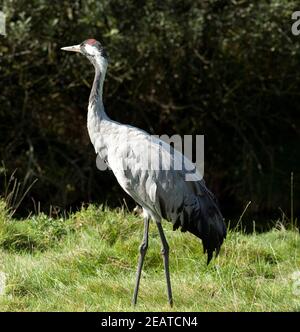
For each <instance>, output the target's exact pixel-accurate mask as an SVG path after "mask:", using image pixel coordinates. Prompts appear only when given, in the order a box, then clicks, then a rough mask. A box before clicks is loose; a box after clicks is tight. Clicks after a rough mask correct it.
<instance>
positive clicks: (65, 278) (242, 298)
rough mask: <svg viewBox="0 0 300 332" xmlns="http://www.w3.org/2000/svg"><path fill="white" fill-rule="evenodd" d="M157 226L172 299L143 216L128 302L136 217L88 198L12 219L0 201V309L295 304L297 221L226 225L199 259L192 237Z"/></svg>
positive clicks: (155, 239)
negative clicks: (67, 207)
mask: <svg viewBox="0 0 300 332" xmlns="http://www.w3.org/2000/svg"><path fill="white" fill-rule="evenodd" d="M164 228H165V232H166V236H167V238H168V241H169V245H170V270H171V280H172V287H173V297H174V307H173V308H172V309H171V308H170V307H169V306H168V304H167V296H166V284H165V279H164V271H163V264H162V257H161V255H160V240H159V236H158V234H157V230H156V228H155V225H151V227H150V243H149V249H148V252H147V256H146V261H145V266H144V270H143V274H142V280H141V286H140V293H139V298H138V305H137V306H136V307H135V308H134V307H132V306H131V297H132V292H133V288H134V282H135V271H136V264H137V259H138V247H139V244H140V242H141V238H142V232H143V225H142V221H141V218H139V217H136V216H134V215H132V214H130V213H127V212H124V211H121V210H120V211H116V210H109V209H108V208H103V207H96V206H94V205H90V206H88V207H87V208H82V210H81V211H79V212H77V213H75V214H73V215H70V216H69V218H68V219H63V218H62V219H52V218H50V217H48V216H46V215H44V214H39V215H38V216H32V217H30V218H28V219H26V220H15V219H12V218H10V217H9V214H8V211H7V209H6V207H5V204H4V203H3V202H2V201H0V272H4V273H5V276H6V288H5V292H4V294H3V295H0V311H160V312H162V311H172V310H173V311H299V310H300V295H298V296H297V295H296V294H295V282H297V281H295V277H293V276H295V272H297V271H299V270H300V242H299V232H298V231H297V230H296V229H294V230H287V229H284V228H283V227H281V228H280V229H273V230H271V231H269V232H267V233H262V234H255V233H254V234H250V235H246V234H244V233H242V232H237V231H235V232H233V231H230V232H229V234H228V238H227V239H226V241H225V244H224V245H223V247H222V250H221V253H220V256H219V257H218V258H217V259H215V260H214V261H213V262H212V263H211V264H210V265H209V266H208V267H207V266H206V264H205V262H206V258H205V257H204V255H203V252H202V246H201V245H200V243H199V241H198V239H197V238H195V237H194V236H192V235H190V234H188V233H181V232H178V231H176V232H173V231H172V229H171V225H170V224H169V223H166V222H165V223H164ZM293 273H294V274H293ZM293 278H294V279H293ZM293 290H294V291H293Z"/></svg>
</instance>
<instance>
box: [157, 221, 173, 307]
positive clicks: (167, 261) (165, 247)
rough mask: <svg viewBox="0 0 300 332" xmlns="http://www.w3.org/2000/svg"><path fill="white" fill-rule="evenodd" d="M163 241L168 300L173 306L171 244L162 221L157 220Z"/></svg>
mask: <svg viewBox="0 0 300 332" xmlns="http://www.w3.org/2000/svg"><path fill="white" fill-rule="evenodd" d="M156 225H157V228H158V231H159V235H160V239H161V243H162V250H161V253H162V255H163V258H164V268H165V275H166V281H167V290H168V300H169V304H170V306H171V307H172V306H173V298H172V289H171V280H170V272H169V245H168V242H167V240H166V237H165V234H164V230H163V228H162V225H161V223H160V222H156Z"/></svg>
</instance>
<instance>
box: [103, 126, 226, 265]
mask: <svg viewBox="0 0 300 332" xmlns="http://www.w3.org/2000/svg"><path fill="white" fill-rule="evenodd" d="M126 130H127V131H128V130H129V132H127V133H126V142H124V141H120V140H119V141H118V142H115V144H114V145H111V146H113V151H108V162H109V165H110V167H111V169H112V171H113V172H114V174H115V176H116V178H117V180H118V182H119V183H120V185H121V186H122V188H123V189H124V190H125V191H126V192H127V193H128V194H129V195H130V196H132V197H133V198H134V199H135V200H136V202H137V203H139V204H140V205H141V206H143V207H145V208H147V209H148V210H150V211H152V212H153V214H154V216H159V217H162V218H164V219H166V220H168V221H171V222H172V223H173V229H174V230H175V229H178V228H179V227H181V231H183V232H185V231H189V232H191V233H192V234H194V235H196V236H197V237H199V238H201V239H202V243H203V247H204V251H205V252H207V254H208V263H209V261H210V260H211V258H212V255H213V252H214V251H216V255H217V254H218V253H219V250H220V247H221V245H222V243H223V240H224V238H225V237H226V227H225V224H224V221H223V217H222V215H221V212H220V210H219V208H218V205H217V202H216V199H215V197H214V195H213V194H212V193H211V192H210V191H209V190H208V189H207V187H206V185H205V182H204V180H203V178H202V176H201V174H199V172H198V171H197V170H194V173H191V171H190V170H191V169H192V168H193V167H192V166H193V164H192V163H191V161H189V160H188V159H187V158H185V157H184V156H183V155H182V154H181V153H180V152H178V151H176V150H174V149H173V148H172V147H170V145H169V144H166V143H165V142H163V141H161V140H159V139H157V138H153V137H152V136H150V135H148V134H147V133H146V132H144V131H142V130H139V129H136V128H134V127H129V129H128V127H126ZM180 164H181V165H182V169H178V168H179V167H178V165H180ZM176 165H177V166H176ZM187 174H189V178H191V177H192V178H193V181H186V175H187Z"/></svg>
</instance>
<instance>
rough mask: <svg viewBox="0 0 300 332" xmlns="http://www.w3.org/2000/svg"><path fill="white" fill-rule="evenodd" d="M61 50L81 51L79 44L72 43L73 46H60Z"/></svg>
mask: <svg viewBox="0 0 300 332" xmlns="http://www.w3.org/2000/svg"><path fill="white" fill-rule="evenodd" d="M61 50H63V51H69V52H78V53H81V49H80V45H73V46H67V47H62V48H61Z"/></svg>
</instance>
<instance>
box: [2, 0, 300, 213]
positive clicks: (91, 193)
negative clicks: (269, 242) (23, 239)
mask: <svg viewBox="0 0 300 332" xmlns="http://www.w3.org/2000/svg"><path fill="white" fill-rule="evenodd" d="M0 4H1V2H0ZM297 5H298V7H297ZM0 9H2V10H3V11H4V12H5V14H6V15H7V36H5V37H3V36H0V78H1V81H0V160H1V161H3V163H2V168H1V174H0V181H1V182H0V190H1V193H4V191H5V186H7V183H6V184H5V173H6V177H8V176H9V175H10V174H11V173H12V172H13V171H14V170H15V169H17V171H16V173H15V176H16V177H18V178H19V179H22V182H21V184H20V193H22V192H24V191H25V189H26V188H27V187H28V186H29V185H30V183H32V181H33V180H34V179H35V178H37V179H38V181H37V183H35V184H34V186H33V187H32V188H31V190H30V192H29V193H28V195H27V196H26V198H25V199H24V200H23V201H22V204H21V206H20V207H19V210H18V211H19V213H21V214H22V213H23V214H24V213H25V214H26V213H28V211H31V210H33V209H34V206H35V205H36V204H37V203H38V202H40V206H41V209H42V210H46V211H48V210H49V206H50V205H51V206H54V207H57V208H58V209H69V208H73V209H74V208H77V207H78V206H80V205H81V204H82V202H90V201H96V202H107V203H108V204H110V205H113V206H116V205H120V204H122V203H123V197H126V201H128V204H129V205H132V204H133V202H132V201H131V200H130V199H129V198H128V197H127V196H126V194H124V193H123V192H122V190H121V189H120V188H119V187H118V185H117V183H116V180H115V179H114V177H113V175H112V174H111V173H110V172H99V171H98V170H97V169H96V164H95V154H94V150H93V148H92V146H91V143H90V141H89V138H88V134H87V129H86V112H87V102H88V96H89V91H90V87H91V83H92V78H93V67H92V66H91V65H90V63H89V62H88V61H87V60H86V59H85V58H84V57H82V56H79V55H78V56H77V55H73V54H72V55H71V54H65V53H63V52H61V51H60V47H62V46H68V45H73V44H78V43H80V42H82V41H83V40H85V39H87V38H90V37H93V38H96V39H98V40H100V41H101V42H102V43H103V44H104V45H105V46H106V48H107V51H108V54H109V57H110V66H109V69H108V73H107V77H106V84H105V91H104V94H105V96H104V100H105V105H106V110H107V112H108V114H109V115H110V117H111V118H113V119H115V120H117V121H120V122H124V123H130V124H132V125H135V126H138V127H140V128H143V129H145V130H147V131H148V132H150V133H153V134H154V133H155V134H169V135H172V134H181V135H184V134H204V135H205V178H206V181H207V183H208V185H209V187H210V188H212V190H213V191H214V192H215V193H216V195H217V196H218V198H219V201H220V203H221V206H222V210H223V211H224V214H225V216H232V215H234V214H240V213H241V211H242V210H243V207H244V206H245V205H246V203H247V202H248V201H249V200H251V201H252V204H251V205H250V207H249V210H248V213H250V215H251V216H252V217H253V215H255V214H262V215H264V216H266V215H268V216H269V215H271V216H274V217H276V216H278V215H280V213H281V212H280V210H279V208H280V209H282V210H283V211H284V212H285V213H286V214H287V215H289V207H290V174H291V172H292V171H293V172H294V178H295V179H294V182H295V184H294V185H295V194H294V195H295V202H294V204H295V209H296V210H297V209H299V202H298V201H299V200H297V198H299V155H298V151H299V143H300V140H299V116H298V115H299V109H300V95H299V92H300V75H299V68H300V36H299V37H295V36H293V35H292V33H291V25H292V23H293V21H292V19H291V14H292V12H293V11H295V10H300V6H299V2H298V1H293V0H289V1H288V0H281V1H279V0H269V1H266V0H260V1H239V0H236V1H233V0H232V1H223V0H202V1H200V0H198V1H192V0H186V1H179V0H165V1H154V0H150V1H134V0H129V1H127V0H126V1H125V0H101V1H96V0H86V1H80V0H75V1H70V0H64V1H58V0H54V1H49V0H48V1H46V0H30V1H29V0H4V1H2V8H1V6H0ZM20 195H21V194H20Z"/></svg>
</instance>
